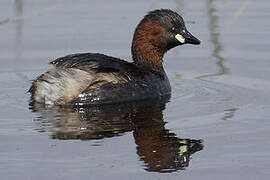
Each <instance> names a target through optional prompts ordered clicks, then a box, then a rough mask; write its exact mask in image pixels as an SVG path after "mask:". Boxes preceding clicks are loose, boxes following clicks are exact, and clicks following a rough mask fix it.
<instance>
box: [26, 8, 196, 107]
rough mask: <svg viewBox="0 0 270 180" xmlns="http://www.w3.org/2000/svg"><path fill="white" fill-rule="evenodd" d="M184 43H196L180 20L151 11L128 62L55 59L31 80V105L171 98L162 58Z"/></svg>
mask: <svg viewBox="0 0 270 180" xmlns="http://www.w3.org/2000/svg"><path fill="white" fill-rule="evenodd" d="M183 44H194V45H198V44H200V40H199V39H197V38H196V37H195V36H193V35H192V34H191V33H190V32H189V31H188V30H187V28H186V26H185V22H184V19H183V18H182V17H181V16H180V15H179V14H178V13H177V12H175V11H173V10H170V9H156V10H152V11H150V12H148V13H147V14H146V15H145V16H144V17H143V19H142V20H141V21H140V22H139V24H138V25H137V27H136V29H135V31H134V35H133V40H132V45H131V53H132V60H133V62H128V61H125V60H122V59H119V58H115V57H112V56H108V55H104V54H100V53H89V52H87V53H76V54H71V55H67V56H64V57H60V58H57V59H55V60H54V61H52V62H50V64H51V65H52V66H53V67H52V68H51V69H50V70H48V71H47V72H45V73H43V74H41V75H40V76H38V77H37V78H36V79H35V80H33V82H32V85H31V87H30V89H29V91H28V92H29V93H30V94H31V96H30V103H31V104H32V103H39V104H44V105H60V106H66V105H67V106H70V105H73V106H74V105H76V106H88V105H103V104H113V103H122V102H129V101H140V100H146V99H149V100H151V99H158V98H162V97H164V96H170V95H171V86H170V82H169V79H168V77H167V75H166V72H165V70H164V67H163V56H164V54H165V53H166V52H167V51H168V50H170V49H172V48H174V47H177V46H180V45H183Z"/></svg>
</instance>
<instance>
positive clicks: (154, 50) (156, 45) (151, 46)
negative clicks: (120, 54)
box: [131, 19, 167, 72]
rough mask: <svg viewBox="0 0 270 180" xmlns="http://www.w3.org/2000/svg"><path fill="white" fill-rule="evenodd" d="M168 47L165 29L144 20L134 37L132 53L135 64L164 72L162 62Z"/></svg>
mask: <svg viewBox="0 0 270 180" xmlns="http://www.w3.org/2000/svg"><path fill="white" fill-rule="evenodd" d="M166 47H167V43H166V32H165V29H164V28H163V27H161V26H160V25H158V24H156V23H154V22H152V21H151V20H148V19H143V20H142V21H141V22H140V24H139V25H138V26H137V28H136V30H135V32H134V36H133V41H132V49H131V51H132V57H133V60H134V63H135V64H137V65H139V66H143V67H146V68H150V69H153V70H156V71H162V72H163V71H164V70H163V65H162V62H163V56H164V54H165V53H166V51H167V48H166Z"/></svg>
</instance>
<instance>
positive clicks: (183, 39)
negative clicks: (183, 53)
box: [175, 34, 185, 44]
mask: <svg viewBox="0 0 270 180" xmlns="http://www.w3.org/2000/svg"><path fill="white" fill-rule="evenodd" d="M175 38H176V39H177V40H178V41H179V42H180V43H182V44H184V43H185V38H184V37H183V36H182V35H180V34H176V35H175Z"/></svg>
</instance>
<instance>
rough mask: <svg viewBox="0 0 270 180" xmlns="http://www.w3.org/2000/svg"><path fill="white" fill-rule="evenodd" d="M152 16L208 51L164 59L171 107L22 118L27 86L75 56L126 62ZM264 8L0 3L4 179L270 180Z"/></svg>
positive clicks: (31, 112)
mask: <svg viewBox="0 0 270 180" xmlns="http://www.w3.org/2000/svg"><path fill="white" fill-rule="evenodd" d="M155 8H172V9H174V10H177V11H179V12H181V14H183V16H184V18H185V20H186V21H187V28H188V29H189V30H190V32H192V33H193V34H194V35H195V36H196V37H199V39H201V40H202V41H203V43H202V44H201V45H200V46H189V45H186V46H182V47H178V48H175V49H173V50H172V51H170V52H169V53H167V54H166V55H165V69H166V71H167V73H168V76H169V79H170V82H171V85H172V97H171V99H170V102H168V103H166V100H164V101H163V102H159V103H156V102H141V103H132V104H125V105H120V106H115V107H110V106H108V107H103V108H98V107H96V108H92V109H65V110H63V109H58V108H54V109H44V108H42V107H37V106H35V107H33V108H30V109H29V106H28V100H29V94H27V93H26V92H27V90H28V88H29V87H30V84H31V80H33V79H34V78H35V77H37V76H38V75H39V74H41V73H43V72H44V71H46V70H47V69H49V65H47V63H48V62H49V61H51V60H53V59H54V58H56V57H60V56H63V55H66V54H70V53H74V52H87V51H90V52H101V53H104V54H109V55H112V56H116V57H121V58H123V59H131V56H130V43H131V39H132V35H133V31H134V29H135V27H136V25H137V23H138V21H139V20H140V19H141V18H142V17H143V15H144V14H145V13H146V12H147V11H149V10H152V9H155ZM269 10H270V2H269V1H267V0H260V1H251V0H245V1H244V0H243V1H215V0H204V1H201V0H200V1H199V0H197V1H195V0H194V1H181V0H178V1H177V0H175V1H166V2H165V1H161V0H159V1H147V2H145V1H136V2H135V1H134V2H131V1H130V2H128V1H123V0H117V1H111V2H108V1H91V2H86V1H82V0H78V1H76V2H74V1H71V0H58V1H47V0H44V1H42V2H36V1H33V0H16V1H10V0H2V1H1V2H0V54H1V56H0V83H1V86H0V92H1V93H0V142H1V143H0V174H1V179H4V180H5V179H9V180H10V179H78V178H87V179H109V178H110V179H127V178H128V179H179V178H180V179H198V178H200V179H210V178H212V179H268V177H269V175H270V173H269V170H268V169H269V168H268V167H269V165H270V153H269V152H270V142H269V139H268V138H269V135H270V133H269V132H270V122H269V117H270V95H269V90H270V70H269V52H268V51H269V50H268V49H269V47H270V43H269V37H270V36H269V35H270V33H269V32H270V23H269V16H270V11H269Z"/></svg>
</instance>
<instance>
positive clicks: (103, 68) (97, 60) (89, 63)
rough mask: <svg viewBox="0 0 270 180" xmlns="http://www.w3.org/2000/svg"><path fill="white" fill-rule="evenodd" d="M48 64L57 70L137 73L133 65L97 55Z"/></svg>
mask: <svg viewBox="0 0 270 180" xmlns="http://www.w3.org/2000/svg"><path fill="white" fill-rule="evenodd" d="M50 64H52V65H54V67H58V68H61V67H62V68H77V69H80V70H83V71H87V72H89V71H91V72H93V71H94V72H96V73H98V72H107V73H109V72H124V71H125V72H126V71H138V70H139V68H138V67H137V66H135V65H134V64H133V63H129V62H127V61H124V60H121V59H118V58H114V57H111V56H106V55H104V54H99V53H79V54H71V55H68V56H64V57H61V58H57V59H56V60H54V61H52V62H51V63H50Z"/></svg>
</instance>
